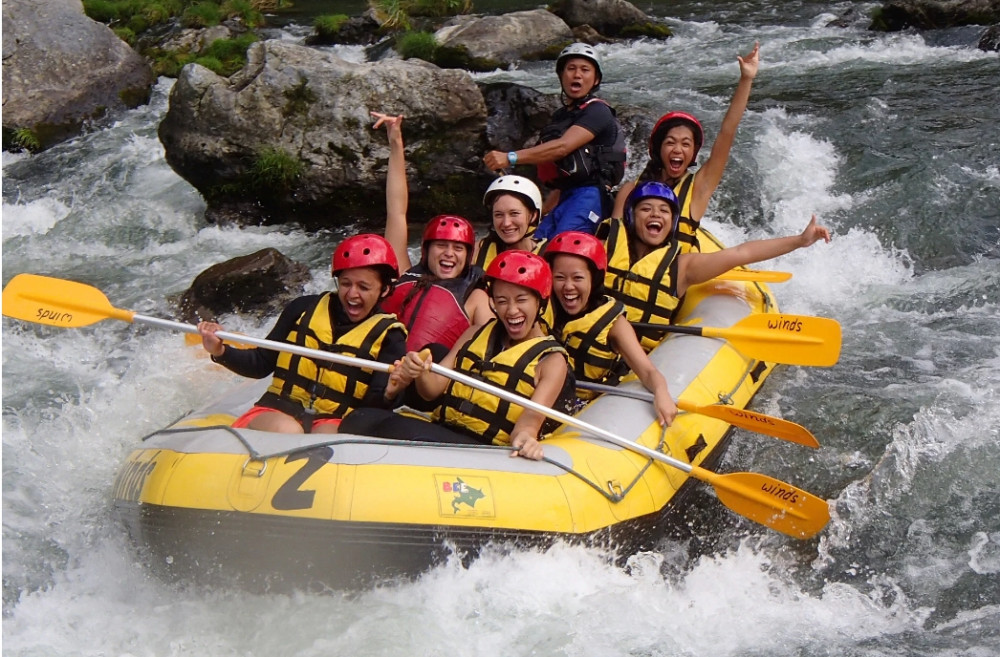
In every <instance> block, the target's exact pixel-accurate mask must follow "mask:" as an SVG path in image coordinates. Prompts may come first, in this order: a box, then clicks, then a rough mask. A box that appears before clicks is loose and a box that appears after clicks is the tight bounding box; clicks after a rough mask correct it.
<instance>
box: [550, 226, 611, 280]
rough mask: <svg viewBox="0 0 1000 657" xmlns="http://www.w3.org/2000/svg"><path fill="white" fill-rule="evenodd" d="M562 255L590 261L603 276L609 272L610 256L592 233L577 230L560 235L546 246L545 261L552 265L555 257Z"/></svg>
mask: <svg viewBox="0 0 1000 657" xmlns="http://www.w3.org/2000/svg"><path fill="white" fill-rule="evenodd" d="M560 253H566V254H568V255H575V256H580V257H581V258H585V259H587V260H589V261H590V262H592V263H593V264H594V266H595V267H597V271H599V272H601V274H603V273H604V272H606V271H607V270H608V254H607V252H606V251H605V250H604V245H603V244H601V240H599V239H597V238H596V237H594V236H593V235H591V234H590V233H581V232H579V231H575V230H570V231H566V232H565V233H559V234H558V235H556V236H555V237H553V238H552V241H550V242H549V243H548V245H546V247H545V253H544V255H545V259H546V260H548V261H549V262H550V263H551V262H552V260H553V259H554V258H555V256H556V255H557V254H560Z"/></svg>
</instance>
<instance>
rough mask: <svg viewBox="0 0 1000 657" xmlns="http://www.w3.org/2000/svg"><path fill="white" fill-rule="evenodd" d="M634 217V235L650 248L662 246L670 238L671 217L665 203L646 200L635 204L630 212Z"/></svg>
mask: <svg viewBox="0 0 1000 657" xmlns="http://www.w3.org/2000/svg"><path fill="white" fill-rule="evenodd" d="M632 213H633V216H634V217H635V234H636V237H638V238H639V240H640V241H642V242H643V243H644V244H646V245H647V246H650V247H654V248H655V247H659V246H662V245H663V244H664V243H665V242H666V241H667V238H668V237H670V232H671V229H672V228H673V215H672V211H671V207H670V204H669V203H667V202H666V201H663V200H660V199H655V198H647V199H643V200H641V201H639V202H638V203H636V205H635V208H634V209H633V210H632Z"/></svg>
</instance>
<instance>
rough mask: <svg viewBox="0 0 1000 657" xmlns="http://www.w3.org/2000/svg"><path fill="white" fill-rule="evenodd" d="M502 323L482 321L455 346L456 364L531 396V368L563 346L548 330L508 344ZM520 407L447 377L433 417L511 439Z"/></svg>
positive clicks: (503, 441)
mask: <svg viewBox="0 0 1000 657" xmlns="http://www.w3.org/2000/svg"><path fill="white" fill-rule="evenodd" d="M503 335H504V329H503V326H502V325H501V324H500V322H499V321H498V320H495V319H494V320H492V321H489V322H487V323H486V324H484V325H483V326H482V327H481V328H480V329H479V330H478V331H476V333H475V335H473V336H472V339H471V340H469V341H468V342H467V343H465V345H463V346H462V348H461V349H460V350H459V351H458V354H457V355H456V357H455V369H456V370H458V371H459V372H462V373H464V374H468V375H469V376H472V377H475V378H477V379H479V380H481V381H484V382H486V383H489V384H491V385H495V386H497V387H499V388H504V389H505V390H509V391H511V392H514V393H517V394H518V395H520V396H522V397H524V398H525V399H530V398H531V395H532V394H533V393H534V392H535V370H536V369H537V368H538V363H539V362H540V361H541V360H542V358H543V357H545V356H547V355H548V354H551V353H560V354H563V355H564V356H565V355H566V350H565V349H564V348H563V347H562V345H560V344H559V342H558V341H557V340H556V339H555V338H554V337H552V336H551V335H546V336H542V337H539V338H531V339H529V340H525V341H524V342H521V343H520V344H516V345H514V346H513V347H510V348H509V349H504V348H503V346H502V338H503ZM523 410H524V409H523V408H522V407H521V406H520V405H518V404H511V403H510V402H507V401H504V400H502V399H500V398H498V397H495V396H493V395H490V394H487V393H485V392H480V391H479V390H476V389H475V388H472V387H470V386H468V385H466V384H464V383H460V382H458V381H451V382H450V383H449V384H448V388H447V389H446V390H445V393H444V396H443V397H442V398H441V405H440V406H439V407H438V409H437V411H436V412H435V419H436V420H437V421H438V422H440V423H442V424H445V425H448V426H452V427H456V428H459V429H463V430H465V431H466V432H468V433H471V434H473V435H476V436H480V437H482V438H483V439H484V440H485V441H488V442H492V443H493V444H494V445H509V444H510V433H511V431H513V430H514V424H515V423H516V422H517V419H518V418H519V417H521V413H522V412H523Z"/></svg>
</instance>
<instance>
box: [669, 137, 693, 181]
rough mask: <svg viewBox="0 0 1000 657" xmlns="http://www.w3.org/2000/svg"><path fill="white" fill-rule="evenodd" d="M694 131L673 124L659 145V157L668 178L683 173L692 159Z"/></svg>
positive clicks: (677, 176) (679, 175) (676, 176)
mask: <svg viewBox="0 0 1000 657" xmlns="http://www.w3.org/2000/svg"><path fill="white" fill-rule="evenodd" d="M694 149H695V140H694V132H693V131H692V130H691V128H689V127H688V126H686V125H678V126H674V127H673V128H671V129H670V130H669V132H667V136H666V137H665V138H664V140H663V144H662V145H661V146H660V159H661V160H663V167H664V168H665V169H666V172H667V177H668V178H679V177H681V176H682V175H684V172H685V171H687V168H688V167H689V166H690V165H691V163H692V160H693V159H694Z"/></svg>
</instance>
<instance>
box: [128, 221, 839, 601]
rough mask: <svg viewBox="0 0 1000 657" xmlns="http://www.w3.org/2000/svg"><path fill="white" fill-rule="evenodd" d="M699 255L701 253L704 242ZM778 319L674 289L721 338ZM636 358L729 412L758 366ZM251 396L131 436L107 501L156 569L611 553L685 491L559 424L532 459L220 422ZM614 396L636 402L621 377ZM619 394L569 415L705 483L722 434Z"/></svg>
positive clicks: (753, 296) (692, 318) (679, 347)
mask: <svg viewBox="0 0 1000 657" xmlns="http://www.w3.org/2000/svg"><path fill="white" fill-rule="evenodd" d="M703 244H707V245H713V244H716V245H717V243H716V242H714V241H713V239H712V238H710V237H708V236H706V238H703ZM707 248H716V247H715V246H708V247H707ZM777 312H778V309H777V306H776V304H775V301H774V299H773V298H772V296H771V294H770V292H769V290H768V288H767V287H766V286H765V285H764V284H762V283H759V282H746V281H744V282H740V281H727V280H715V281H712V282H710V283H707V284H704V285H700V286H697V287H696V288H692V289H691V290H690V291H689V292H688V294H687V296H686V298H685V300H684V303H683V306H682V309H681V312H680V316H679V323H682V324H683V323H696V324H697V325H699V326H708V327H730V326H733V325H734V324H737V323H738V322H740V321H741V320H744V319H745V318H747V317H748V316H750V315H754V314H765V313H770V314H772V315H770V317H774V318H775V319H776V321H775V322H774V324H773V325H774V326H775V327H779V324H780V322H778V321H777V320H778V318H779V317H780V316H779V315H777V314H776V313H777ZM775 330H778V331H781V330H786V331H787V330H791V329H788V328H787V327H786V328H785V329H782V328H780V327H779V328H776V329H775ZM650 357H651V359H652V361H653V363H654V364H655V365H656V366H657V367H658V368H659V369H660V370H661V371H662V372H663V373H664V375H665V376H666V378H667V382H668V384H669V387H670V390H671V392H672V393H673V394H674V396H675V397H676V398H678V399H681V400H683V401H685V402H687V403H688V404H694V405H699V406H702V405H727V407H728V408H729V409H742V408H744V407H746V405H747V404H748V403H749V402H750V400H751V398H752V397H753V396H754V394H755V393H756V392H757V391H758V390H759V389H760V387H761V385H762V384H763V382H764V380H765V379H766V378H767V376H768V375H769V374H770V373H771V371H772V369H773V364H771V363H767V362H761V361H758V360H755V359H753V358H749V357H747V356H745V355H743V353H741V352H740V351H739V350H737V348H735V347H734V346H733V345H732V344H731V343H730V342H728V341H727V340H724V339H718V338H712V337H704V336H697V335H678V334H671V335H670V336H669V337H668V338H666V339H665V340H664V341H663V342H662V343H661V344H660V346H658V347H657V348H656V349H654V350H653V352H652V353H651V355H650ZM266 385H267V381H266V380H264V381H259V382H258V381H254V382H250V383H247V384H246V385H243V386H240V387H239V388H237V389H236V390H234V391H233V392H231V393H230V394H228V395H226V396H225V397H223V398H222V399H220V400H218V401H215V402H213V403H211V404H209V405H208V406H206V407H205V408H202V409H200V410H197V411H194V412H192V413H190V414H188V415H186V416H185V417H183V418H182V419H181V420H179V421H178V422H176V423H174V424H173V425H171V426H169V427H167V428H165V429H163V430H161V431H158V432H156V433H154V434H152V435H150V436H148V437H146V438H145V439H144V440H143V442H142V444H141V446H139V447H138V448H137V449H135V450H134V451H133V452H132V453H131V454H130V455H129V457H128V459H127V461H126V463H125V464H124V466H123V467H122V468H121V471H120V473H119V474H118V477H117V479H116V481H115V485H114V504H115V507H116V509H117V511H118V513H119V514H120V516H121V517H122V518H123V520H124V521H125V523H126V525H127V527H128V529H129V532H130V534H131V535H132V538H133V540H134V541H135V543H136V544H137V545H138V546H140V548H141V549H142V550H143V551H144V553H145V554H146V560H147V561H148V563H149V564H150V565H151V566H153V567H154V568H155V569H156V570H157V571H160V572H162V573H166V574H167V575H170V576H175V575H176V576H185V577H190V576H194V577H197V578H199V580H201V581H213V580H222V581H226V582H229V583H231V582H233V581H234V580H238V581H241V582H243V583H245V584H251V585H259V586H275V585H282V586H284V585H291V586H300V587H301V586H305V587H315V586H342V585H350V584H357V583H361V582H365V581H367V580H368V579H370V578H372V577H376V578H383V577H393V576H397V575H400V574H412V573H416V572H420V571H421V570H423V569H426V568H427V567H428V566H429V565H431V564H433V563H434V562H435V561H436V560H439V559H441V558H442V557H444V556H445V555H447V554H448V553H449V552H451V551H458V552H459V553H461V554H462V555H463V556H471V555H474V554H475V553H476V551H477V550H478V549H479V548H480V547H481V546H483V545H484V544H486V543H489V542H507V541H514V542H517V543H528V544H543V545H544V544H547V543H550V542H552V541H554V540H561V539H564V540H573V541H584V542H588V543H593V544H599V545H605V546H609V547H613V548H617V551H618V553H619V554H627V553H629V552H630V551H632V550H635V549H638V548H642V547H648V546H650V545H652V543H653V542H654V541H655V540H656V539H657V538H658V537H660V536H662V533H663V531H664V530H665V528H667V527H669V526H670V523H671V522H672V521H673V520H672V517H673V514H674V513H676V512H678V511H683V504H684V501H683V495H682V494H683V493H684V492H685V491H686V490H688V488H689V486H692V485H696V484H698V482H696V481H693V479H695V477H692V476H689V474H688V473H687V472H685V471H684V470H683V469H680V468H678V467H674V466H672V465H670V464H667V463H663V462H661V461H660V460H656V459H652V458H650V457H649V456H648V455H645V454H643V453H641V452H638V451H636V450H635V449H630V448H628V446H627V445H626V446H622V445H618V444H613V443H611V442H608V441H607V440H604V439H601V438H599V437H594V436H593V435H588V433H587V432H586V431H582V430H581V429H579V428H577V427H572V426H564V427H563V428H561V429H559V430H558V431H556V432H555V433H553V434H552V435H550V436H548V437H547V439H546V440H545V441H544V442H543V446H544V448H545V459H544V460H543V461H541V462H535V461H528V460H525V459H520V458H511V457H510V455H509V450H507V449H502V448H495V447H485V446H484V447H479V446H444V445H435V444H423V443H412V442H406V443H402V442H396V441H391V440H384V439H376V438H371V437H366V436H354V435H345V434H338V435H325V436H324V435H285V434H268V433H263V432H258V431H251V430H245V429H240V430H236V429H233V428H232V427H231V426H230V424H231V423H232V421H233V420H234V419H235V418H236V417H237V416H239V415H240V414H241V413H243V412H244V411H246V410H247V409H248V408H249V407H250V406H251V405H252V403H253V402H254V401H255V400H256V399H257V398H258V397H259V396H260V394H261V393H262V391H263V388H264V387H265V386H266ZM620 390H621V392H622V393H623V394H634V393H638V396H642V393H643V392H644V390H643V388H642V387H641V385H640V384H639V383H638V382H636V381H630V382H625V383H622V384H621V386H620ZM623 394H604V395H602V396H600V397H599V398H597V399H595V400H594V401H592V402H591V403H590V404H589V405H588V406H587V407H586V408H584V409H583V410H582V411H581V412H580V413H579V414H578V415H577V416H576V417H577V418H578V419H579V420H580V421H581V422H584V423H586V424H588V425H593V426H596V427H599V428H601V429H603V430H605V431H608V432H611V433H613V434H615V435H616V436H620V437H621V438H623V439H624V440H625V441H631V442H634V443H637V444H638V445H640V446H643V447H645V448H648V449H649V450H655V451H656V452H658V453H661V454H664V455H667V456H668V457H670V458H672V459H676V460H678V461H681V462H683V464H689V465H690V466H694V468H695V474H698V475H699V477H698V478H702V479H703V480H704V479H705V475H702V474H701V473H703V472H708V471H707V470H702V468H707V467H708V466H710V465H712V464H713V463H714V462H716V461H717V460H718V459H719V457H720V456H721V454H722V453H723V449H724V447H725V443H726V440H725V439H726V436H727V432H728V431H729V429H730V424H729V423H727V422H725V421H722V420H719V419H714V418H712V417H708V416H706V415H704V414H701V413H685V412H682V413H681V414H680V415H679V416H678V418H677V420H676V421H675V422H674V424H673V425H672V426H671V427H670V428H669V429H668V430H666V431H664V430H662V429H661V427H660V426H659V425H658V424H657V422H656V421H655V416H654V413H653V411H652V408H651V404H650V403H649V402H648V401H645V400H642V399H634V398H629V397H627V396H623ZM765 417H766V416H765ZM708 475H714V473H711V472H708ZM765 479H766V478H765ZM769 482H774V480H767V481H765V482H764V483H763V484H762V485H760V486H759V488H760V489H762V491H763V493H761V494H762V495H770V496H777V497H776V498H775V499H779V498H781V496H784V499H786V500H787V499H791V498H790V497H789V496H790V495H791V496H792V498H794V497H795V494H796V493H801V491H798V490H797V489H794V487H790V491H786V490H785V489H781V490H769V486H770V487H771V488H773V486H771V484H770V483H769ZM709 483H710V484H711V485H716V484H714V483H712V481H709ZM779 483H780V482H779ZM741 485H742V484H741ZM717 491H718V492H719V493H720V499H723V495H722V492H723V491H721V490H720V489H719V488H717ZM754 494H755V495H756V494H757V493H754ZM744 495H745V493H743V492H742V491H738V497H739V504H740V505H742V504H743V496H744ZM782 503H784V502H782ZM746 504H747V511H744V510H743V509H742V508H738V509H737V510H738V511H739V512H740V513H743V514H744V515H747V516H748V517H752V518H754V519H756V520H761V518H762V517H763V518H765V520H764V522H765V524H768V521H767V520H766V519H767V518H770V517H777V515H780V514H774V513H773V512H774V510H773V509H768V508H764V510H763V511H762V512H760V513H762V514H763V515H759V514H758V515H759V517H758V516H755V513H757V511H759V510H757V509H756V507H757V506H760V505H759V504H757V502H755V501H754V500H753V499H749V498H748V499H747V500H746ZM730 506H731V508H735V507H733V506H732V505H730ZM751 507H753V508H752V509H751ZM765 507H766V504H765ZM824 508H825V507H824ZM725 512H726V511H724V510H723V509H722V507H721V506H720V508H719V513H725ZM769 513H770V514H771V515H770V516H768V515H767V514H769ZM823 522H824V523H825V520H824V521H823ZM820 526H821V525H820Z"/></svg>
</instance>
